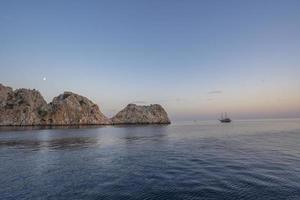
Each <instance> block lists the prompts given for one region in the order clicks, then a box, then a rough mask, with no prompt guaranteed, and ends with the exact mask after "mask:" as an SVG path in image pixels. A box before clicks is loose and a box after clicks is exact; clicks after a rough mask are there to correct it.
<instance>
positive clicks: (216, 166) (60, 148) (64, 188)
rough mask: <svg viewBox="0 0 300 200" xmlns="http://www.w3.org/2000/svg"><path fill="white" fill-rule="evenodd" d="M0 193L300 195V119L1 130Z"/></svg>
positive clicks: (233, 198) (293, 199) (251, 199)
mask: <svg viewBox="0 0 300 200" xmlns="http://www.w3.org/2000/svg"><path fill="white" fill-rule="evenodd" d="M0 199H1V200H18V199H30V200H34V199H53V200H54V199H55V200H57V199H58V200H59V199H64V200H69V199H70V200H75V199H101V200H102V199H103V200H106V199H113V200H122V199H124V200H131V199H136V200H140V199H142V200H143V199H144V200H146V199H147V200H167V199H170V200H177V199H184V200H193V199H203V200H219V199H220V200H223V199H224V200H240V199H242V200H244V199H245V200H271V199H272V200H284V199H286V200H299V199H300V119H276V120H244V121H242V120H241V121H233V122H232V123H229V124H221V123H219V122H217V121H206V122H203V121H192V122H179V123H176V122H175V123H173V124H171V125H144V126H134V125H128V126H92V127H51V128H49V127H48V128H38V127H36V128H30V127H23V128H16V127H15V128H12V127H8V128H1V129H0Z"/></svg>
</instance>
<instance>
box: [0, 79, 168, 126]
mask: <svg viewBox="0 0 300 200" xmlns="http://www.w3.org/2000/svg"><path fill="white" fill-rule="evenodd" d="M169 123H170V120H169V118H168V115H167V113H166V111H165V110H164V109H163V108H162V107H161V106H160V105H157V104H154V105H150V106H137V105H135V104H129V105H128V106H127V107H126V108H125V109H123V110H122V111H120V112H119V113H118V114H117V115H115V116H114V117H113V118H112V119H108V118H107V117H105V116H104V115H103V114H102V113H101V111H100V109H99V107H98V106H97V105H96V104H94V103H93V102H92V101H90V100H89V99H87V98H86V97H83V96H80V95H78V94H74V93H72V92H64V93H63V94H61V95H59V96H57V97H55V98H54V99H53V101H52V102H51V103H49V104H47V102H46V101H45V100H44V98H43V97H42V95H41V94H40V92H39V91H37V90H34V89H33V90H30V89H17V90H13V89H12V88H10V87H6V86H3V85H2V84H0V126H25V125H108V124H169Z"/></svg>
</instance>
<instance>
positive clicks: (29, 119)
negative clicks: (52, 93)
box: [0, 85, 47, 125]
mask: <svg viewBox="0 0 300 200" xmlns="http://www.w3.org/2000/svg"><path fill="white" fill-rule="evenodd" d="M46 105H47V103H46V101H45V100H44V98H43V97H42V95H41V94H40V93H39V92H38V91H37V90H29V89H18V90H15V91H13V90H12V89H11V88H10V87H5V86H3V85H1V86H0V125H36V124H40V120H41V118H40V115H39V110H40V108H41V107H43V106H46Z"/></svg>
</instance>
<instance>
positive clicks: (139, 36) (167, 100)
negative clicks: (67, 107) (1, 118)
mask: <svg viewBox="0 0 300 200" xmlns="http://www.w3.org/2000/svg"><path fill="white" fill-rule="evenodd" d="M0 83H2V84H4V85H7V86H11V87H13V88H14V89H16V88H35V89H37V90H39V91H40V92H41V93H42V95H43V96H44V98H45V99H46V100H47V101H48V102H50V101H51V100H52V99H53V97H55V96H57V95H59V94H60V93H62V92H63V91H72V92H75V93H78V94H81V95H83V96H86V97H88V98H89V99H91V100H92V101H94V102H95V103H97V104H98V105H99V107H100V109H101V111H102V112H103V113H104V114H106V115H107V116H112V115H114V114H116V112H118V111H119V110H121V109H122V108H123V107H124V106H126V105H127V104H128V103H137V104H154V103H158V104H161V105H162V106H163V107H164V108H165V109H166V110H167V112H168V113H169V115H170V117H171V120H205V119H216V118H217V117H219V115H220V113H221V112H225V111H226V112H228V113H229V114H230V116H231V117H232V118H233V119H248V118H249V119H252V118H285V117H300V1H299V0H251V1H240V0H225V1H221V0H188V1H176V0H163V1H162V0H128V1H123V0H119V1H117V0H107V1H101V0H95V1H93V0H89V1H84V0H81V1H79V0H68V1H67V0H52V1H43V0H42V1H41V0H36V1H32V0H26V1H22V0H19V1H15V0H0Z"/></svg>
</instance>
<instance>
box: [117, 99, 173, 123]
mask: <svg viewBox="0 0 300 200" xmlns="http://www.w3.org/2000/svg"><path fill="white" fill-rule="evenodd" d="M112 123H113V124H170V120H169V117H168V114H167V112H166V111H165V110H164V109H163V107H162V106H161V105H158V104H154V105H150V106H139V105H136V104H129V105H127V106H126V107H125V108H124V109H123V110H121V111H120V112H119V113H117V114H116V115H115V116H114V117H113V118H112Z"/></svg>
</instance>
